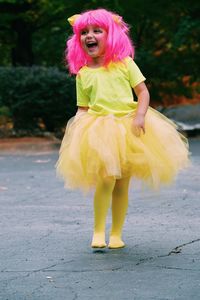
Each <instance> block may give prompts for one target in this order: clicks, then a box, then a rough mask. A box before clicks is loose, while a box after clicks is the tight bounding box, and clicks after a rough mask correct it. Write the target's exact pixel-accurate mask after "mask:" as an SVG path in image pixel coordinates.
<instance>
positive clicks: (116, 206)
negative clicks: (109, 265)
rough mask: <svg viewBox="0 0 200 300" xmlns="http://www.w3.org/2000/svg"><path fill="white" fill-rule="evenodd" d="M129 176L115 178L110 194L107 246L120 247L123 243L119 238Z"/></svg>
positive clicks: (126, 206) (123, 218) (123, 217)
mask: <svg viewBox="0 0 200 300" xmlns="http://www.w3.org/2000/svg"><path fill="white" fill-rule="evenodd" d="M129 181H130V178H129V177H127V178H123V179H119V180H116V183H115V187H114V190H113V194H112V228H111V232H110V242H109V245H108V247H109V248H121V247H124V246H125V244H124V242H123V241H122V239H121V234H122V227H123V225H124V221H125V216H126V212H127V208H128V188H129Z"/></svg>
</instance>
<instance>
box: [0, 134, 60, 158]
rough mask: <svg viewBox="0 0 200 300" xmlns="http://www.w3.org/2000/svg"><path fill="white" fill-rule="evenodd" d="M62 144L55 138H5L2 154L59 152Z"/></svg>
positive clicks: (0, 140)
mask: <svg viewBox="0 0 200 300" xmlns="http://www.w3.org/2000/svg"><path fill="white" fill-rule="evenodd" d="M60 144H61V141H60V140H59V139H57V138H55V137H23V138H5V139H0V153H2V154H9V153H12V154H20V153H23V152H53V151H56V152H57V151H58V150H59V148H60Z"/></svg>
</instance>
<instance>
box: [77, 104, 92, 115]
mask: <svg viewBox="0 0 200 300" xmlns="http://www.w3.org/2000/svg"><path fill="white" fill-rule="evenodd" d="M88 108H89V107H88V106H78V110H77V113H78V112H82V111H88Z"/></svg>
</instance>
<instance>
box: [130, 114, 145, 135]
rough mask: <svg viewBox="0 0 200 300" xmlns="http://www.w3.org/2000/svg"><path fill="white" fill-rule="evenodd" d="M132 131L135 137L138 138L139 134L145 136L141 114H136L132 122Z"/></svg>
mask: <svg viewBox="0 0 200 300" xmlns="http://www.w3.org/2000/svg"><path fill="white" fill-rule="evenodd" d="M132 131H133V133H134V135H135V136H137V137H138V136H140V135H141V132H143V134H145V120H144V115H143V114H136V116H135V117H134V119H133V122H132Z"/></svg>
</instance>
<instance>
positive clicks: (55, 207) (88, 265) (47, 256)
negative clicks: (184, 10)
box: [0, 139, 200, 300]
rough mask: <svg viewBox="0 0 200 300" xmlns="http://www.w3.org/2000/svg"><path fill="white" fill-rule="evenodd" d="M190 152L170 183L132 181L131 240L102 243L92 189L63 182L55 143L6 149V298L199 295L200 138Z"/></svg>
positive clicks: (0, 179) (0, 199)
mask: <svg viewBox="0 0 200 300" xmlns="http://www.w3.org/2000/svg"><path fill="white" fill-rule="evenodd" d="M191 152H192V165H191V166H190V168H188V169H187V170H185V171H184V172H182V173H181V174H180V176H179V177H178V179H177V181H176V183H175V184H173V185H172V186H171V187H170V188H165V189H163V190H162V191H161V192H160V193H157V194H156V193H154V192H151V191H149V190H141V186H140V183H138V182H133V183H132V187H131V191H130V205H129V211H128V215H127V220H126V224H125V229H124V240H125V241H126V243H127V247H126V248H124V249H121V250H108V249H106V250H104V251H93V250H92V249H91V248H90V246H89V245H90V242H91V236H92V223H93V213H92V195H89V196H88V197H83V196H82V195H81V194H80V193H79V192H78V191H75V192H69V191H66V190H64V188H63V184H62V182H60V181H59V180H58V179H56V177H55V170H54V164H55V161H56V159H57V152H56V151H54V152H50V153H46V154H45V153H37V152H34V153H32V154H31V153H28V152H26V153H24V155H19V154H18V155H13V154H10V155H9V154H7V155H5V154H4V153H0V205H1V209H0V237H1V240H0V241H1V242H0V271H1V272H0V300H75V299H80V300H90V299H95V300H97V299H99V300H100V299H109V300H112V299H113V300H126V299H127V300H143V299H145V300H169V299H170V300H172V299H173V300H190V299H191V300H199V299H200V232H199V230H200V189H199V179H200V139H194V140H192V141H191ZM110 223H111V218H110V215H109V218H108V228H107V230H108V229H109V227H110Z"/></svg>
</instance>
